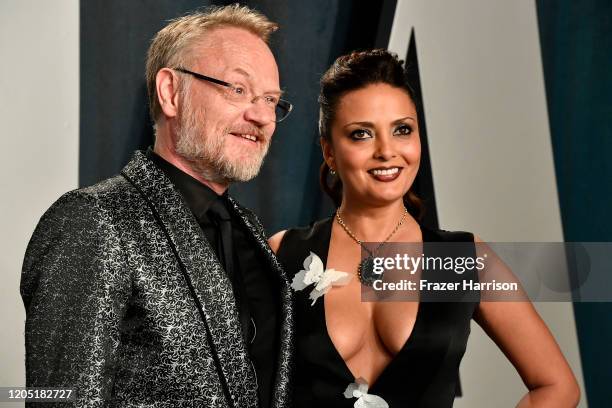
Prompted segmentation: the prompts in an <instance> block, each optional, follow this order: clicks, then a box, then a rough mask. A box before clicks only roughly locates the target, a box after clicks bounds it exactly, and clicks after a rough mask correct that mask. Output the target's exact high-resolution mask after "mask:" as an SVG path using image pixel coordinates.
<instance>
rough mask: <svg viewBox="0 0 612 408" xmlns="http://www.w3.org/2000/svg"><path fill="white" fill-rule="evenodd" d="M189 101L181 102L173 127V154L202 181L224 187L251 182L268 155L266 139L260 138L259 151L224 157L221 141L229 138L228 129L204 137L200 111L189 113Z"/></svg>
mask: <svg viewBox="0 0 612 408" xmlns="http://www.w3.org/2000/svg"><path fill="white" fill-rule="evenodd" d="M188 101H189V98H183V101H182V102H183V106H184V108H183V110H182V112H181V114H180V117H179V120H178V124H177V126H176V136H177V141H176V147H175V150H176V152H177V153H178V154H179V155H180V156H181V157H183V158H184V159H186V160H187V161H188V162H189V163H190V164H191V165H192V168H193V170H194V171H195V172H197V173H198V174H199V175H200V176H201V177H203V178H204V179H205V180H209V181H212V182H215V183H222V184H228V183H232V182H236V181H249V180H251V179H252V178H254V177H255V176H256V175H257V173H259V169H260V168H261V165H262V163H263V160H264V158H265V156H266V154H267V153H268V147H269V146H270V143H269V139H265V137H263V136H262V137H261V138H260V139H259V140H260V141H259V143H262V147H261V149H260V150H259V151H258V152H256V153H254V154H252V155H249V156H248V157H247V158H244V157H227V156H226V155H225V153H224V147H225V141H226V140H227V138H228V137H234V136H230V134H229V129H225V130H224V131H223V134H222V135H215V134H210V133H207V132H206V130H205V121H204V120H202V119H200V118H202V117H203V114H202V112H201V111H196V110H194V109H192V107H191V104H190V103H189V102H188Z"/></svg>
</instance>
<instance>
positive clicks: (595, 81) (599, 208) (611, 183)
mask: <svg viewBox="0 0 612 408" xmlns="http://www.w3.org/2000/svg"><path fill="white" fill-rule="evenodd" d="M536 3H537V8H538V20H539V27H540V41H541V47H542V60H543V65H544V78H545V83H546V96H547V100H548V113H549V121H550V129H551V137H552V145H553V152H554V159H555V170H556V176H557V186H558V190H559V202H560V206H561V217H562V221H563V231H564V236H565V240H566V241H612V215H611V210H612V164H611V163H612V126H611V124H610V123H611V120H612V75H611V72H612V2H610V1H609V0H599V1H594V0H591V1H588V2H576V1H571V0H558V1H554V2H553V1H544V0H538V1H537V2H536ZM607 280H608V281H610V284H611V285H612V276H608V277H607ZM574 312H575V316H576V326H577V332H578V340H579V343H580V353H581V357H582V367H583V371H584V380H585V384H586V397H588V402H589V406H591V407H607V406H610V403H611V401H612V387H610V383H611V381H612V348H611V347H610V346H611V345H612V304H610V303H576V304H574ZM583 397H584V392H583Z"/></svg>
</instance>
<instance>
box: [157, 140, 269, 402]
mask: <svg viewBox="0 0 612 408" xmlns="http://www.w3.org/2000/svg"><path fill="white" fill-rule="evenodd" d="M147 157H148V158H149V159H151V160H152V161H153V162H154V163H155V164H156V165H157V167H159V168H160V169H161V170H162V171H163V172H164V173H165V174H166V176H167V177H168V178H169V179H170V181H171V182H172V184H174V186H175V187H176V188H177V189H178V191H179V192H180V193H181V195H182V196H183V198H184V199H185V202H186V204H187V206H188V207H189V209H190V210H191V212H192V213H193V215H194V216H195V218H196V220H197V221H198V224H199V225H200V227H201V228H202V230H203V232H204V235H205V236H206V239H207V240H208V242H209V243H210V246H211V247H212V248H213V250H214V251H215V254H216V255H217V258H218V259H219V260H222V259H223V256H222V254H219V248H218V246H217V242H218V239H219V230H218V228H217V226H216V224H215V223H214V221H213V219H214V217H211V213H209V209H210V206H211V204H212V203H213V202H214V201H215V200H222V202H223V203H224V205H225V206H226V208H227V210H228V212H229V213H230V218H231V224H232V238H233V255H234V267H233V269H234V273H233V276H229V278H230V280H231V281H232V286H233V288H234V295H235V297H236V299H237V302H244V303H241V304H239V305H237V306H238V308H239V309H240V308H241V307H246V309H247V313H248V314H249V317H250V319H249V321H250V324H249V325H248V326H249V327H247V328H245V327H243V328H242V329H243V333H245V340H246V344H247V350H248V351H249V354H250V356H251V360H252V362H253V365H254V367H255V373H256V375H257V384H258V390H257V392H258V394H259V400H260V404H261V406H262V407H268V406H269V405H270V401H271V397H272V395H271V392H272V386H273V384H274V378H275V374H276V362H277V358H276V357H277V349H278V320H277V319H278V309H279V303H280V299H279V290H280V289H279V284H278V278H276V277H273V276H272V273H271V271H270V270H269V268H268V267H267V266H266V263H265V261H264V260H263V259H262V254H260V253H259V251H258V250H257V246H256V244H255V241H254V240H253V238H252V234H251V233H250V232H249V231H248V230H247V229H246V226H245V225H244V224H243V223H242V221H241V220H240V218H239V217H238V216H237V215H236V214H235V213H234V212H233V211H232V209H231V208H230V205H229V203H228V202H227V195H226V194H224V195H221V196H219V195H217V193H215V192H214V191H213V190H212V189H210V188H209V187H208V186H206V185H205V184H202V183H201V182H199V181H198V180H196V179H195V178H193V177H191V176H190V175H188V174H187V173H185V172H183V171H181V170H180V169H178V168H177V167H175V166H173V165H172V164H170V163H169V162H167V161H166V160H164V159H163V158H162V157H160V156H159V155H157V154H156V153H154V152H153V151H152V150H151V149H149V150H147ZM220 263H221V265H223V262H222V261H220ZM245 299H246V302H245ZM243 310H244V309H243Z"/></svg>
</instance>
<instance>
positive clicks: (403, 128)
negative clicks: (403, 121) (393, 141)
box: [395, 125, 412, 135]
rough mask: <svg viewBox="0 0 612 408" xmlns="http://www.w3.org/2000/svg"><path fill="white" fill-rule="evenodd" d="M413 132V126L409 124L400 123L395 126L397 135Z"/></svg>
mask: <svg viewBox="0 0 612 408" xmlns="http://www.w3.org/2000/svg"><path fill="white" fill-rule="evenodd" d="M411 133H412V128H411V127H410V126H408V125H400V126H398V127H397V128H395V134H396V135H409V134H411Z"/></svg>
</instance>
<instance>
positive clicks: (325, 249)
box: [314, 216, 435, 394]
mask: <svg viewBox="0 0 612 408" xmlns="http://www.w3.org/2000/svg"><path fill="white" fill-rule="evenodd" d="M333 222H334V217H333V216H332V217H329V218H326V219H323V220H321V221H319V222H318V224H319V225H316V226H315V229H316V227H319V228H321V232H320V234H321V237H323V238H324V239H321V240H319V241H318V245H317V247H318V248H316V249H317V252H318V254H317V255H318V256H319V258H321V261H322V262H323V265H324V268H327V258H328V255H329V247H330V244H331V233H332V227H333ZM419 228H420V229H421V238H422V239H423V243H425V242H430V241H432V240H435V237H434V235H433V232H432V231H430V230H429V229H427V228H425V227H423V226H422V225H421V224H419ZM424 250H425V249H424V248H423V251H424ZM315 253H316V252H315ZM325 296H326V295H323V297H322V301H321V302H317V303H315V306H314V307H316V308H317V310H316V313H317V319H318V322H319V324H320V325H321V327H322V329H323V330H322V332H323V336H324V337H325V342H326V343H327V346H328V348H329V349H330V350H331V352H332V354H333V355H334V357H335V358H336V360H337V361H338V364H339V366H340V367H342V370H343V371H344V373H345V375H346V377H347V378H350V379H351V380H354V379H355V378H356V377H355V375H354V374H353V372H352V371H351V370H350V368H349V367H348V365H347V364H346V361H344V359H343V358H342V355H341V354H340V352H339V351H338V349H337V348H336V345H335V344H334V342H333V341H332V338H331V336H330V335H329V330H328V327H327V315H326V308H325ZM418 303H419V304H418V306H417V312H416V315H415V320H414V325H413V327H412V330H411V331H410V334H409V335H408V337H407V338H406V340H405V341H404V344H403V345H402V347H401V348H400V350H399V351H398V352H397V354H395V355H394V356H393V357H392V358H391V361H389V363H388V364H387V365H386V366H385V367H384V368H383V370H382V371H381V372H380V374H379V375H378V377H377V378H376V380H375V381H374V382H373V383H372V384H369V390H370V391H371V393H374V394H376V392H375V391H376V385H377V384H378V383H379V382H380V380H381V379H382V378H383V377H384V375H385V374H386V373H387V372H389V371H390V367H391V366H392V365H394V364H395V363H396V362H397V360H398V359H399V358H398V357H399V356H400V354H402V353H404V352H405V350H406V349H408V348H409V347H410V345H411V344H412V343H413V342H414V338H415V333H416V332H417V328H418V327H419V326H420V322H421V321H422V315H423V312H424V310H423V308H424V305H425V304H426V303H424V302H421V301H420V300H419V302H418ZM347 385H348V383H347Z"/></svg>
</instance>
